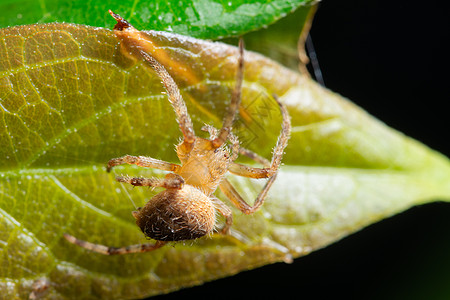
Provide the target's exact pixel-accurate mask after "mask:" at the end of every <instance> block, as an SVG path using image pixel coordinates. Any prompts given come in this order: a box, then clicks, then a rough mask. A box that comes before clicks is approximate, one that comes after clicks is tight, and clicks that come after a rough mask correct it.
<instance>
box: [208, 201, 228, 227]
mask: <svg viewBox="0 0 450 300" xmlns="http://www.w3.org/2000/svg"><path fill="white" fill-rule="evenodd" d="M210 198H211V201H212V202H213V204H214V207H215V208H216V209H217V210H218V211H219V212H220V213H221V214H222V215H223V216H224V217H225V226H223V227H222V229H220V231H219V232H220V233H221V234H228V233H229V232H230V227H231V225H232V224H233V214H232V212H231V209H230V208H229V207H228V206H226V205H225V203H223V202H222V201H220V200H219V198H216V197H214V196H211V197H210Z"/></svg>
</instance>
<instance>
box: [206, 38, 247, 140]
mask: <svg viewBox="0 0 450 300" xmlns="http://www.w3.org/2000/svg"><path fill="white" fill-rule="evenodd" d="M243 78H244V42H243V40H242V39H240V40H239V59H238V70H237V72H236V84H235V86H234V90H233V93H232V95H231V103H230V106H229V107H228V111H227V113H226V115H225V118H224V120H223V125H222V129H220V131H219V133H218V134H217V137H216V138H215V139H214V140H212V141H211V142H212V145H213V147H214V148H219V147H220V146H222V144H223V143H225V142H226V141H227V138H228V135H229V134H230V133H231V126H232V125H233V122H234V119H235V117H236V113H237V112H238V110H239V105H240V104H241V89H242V81H243Z"/></svg>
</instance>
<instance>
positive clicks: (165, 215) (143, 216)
mask: <svg viewBox="0 0 450 300" xmlns="http://www.w3.org/2000/svg"><path fill="white" fill-rule="evenodd" d="M177 153H178V155H179V158H180V161H181V162H182V165H181V167H180V168H179V169H177V170H176V171H175V174H178V175H180V177H181V178H183V180H184V184H183V186H182V188H180V189H179V188H169V189H166V190H164V191H162V192H160V193H159V194H157V195H155V196H154V197H153V198H152V199H151V200H150V201H148V202H147V204H146V205H145V206H144V207H143V208H141V209H140V210H139V211H138V212H136V213H135V214H134V217H135V218H136V224H137V225H138V226H139V228H141V230H142V232H143V233H144V234H145V235H146V236H147V237H150V238H152V239H155V240H158V241H181V240H192V239H197V238H199V237H202V236H204V235H207V234H208V233H210V232H212V231H213V229H214V224H215V223H216V218H215V215H216V210H215V207H214V205H213V203H212V202H211V199H210V195H211V194H212V193H213V192H215V190H216V189H217V186H218V185H219V182H220V180H221V179H222V177H223V175H224V174H225V173H226V172H227V171H228V165H229V164H230V162H231V160H232V157H231V156H230V152H229V150H228V149H227V148H226V147H220V148H217V149H214V148H212V147H211V140H208V139H203V138H198V137H197V138H196V140H195V142H194V143H193V145H192V148H191V149H190V151H188V152H186V151H185V150H184V149H183V147H182V143H181V144H180V145H179V146H177Z"/></svg>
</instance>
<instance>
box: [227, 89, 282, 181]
mask: <svg viewBox="0 0 450 300" xmlns="http://www.w3.org/2000/svg"><path fill="white" fill-rule="evenodd" d="M274 98H275V100H276V101H277V103H278V105H279V106H280V110H281V114H282V116H283V122H282V125H281V133H280V137H279V138H278V141H277V144H276V146H275V148H274V149H273V156H272V161H271V163H270V166H267V167H265V168H262V169H261V168H253V167H248V166H245V165H242V164H239V163H234V162H233V163H231V164H230V166H229V169H228V170H229V171H230V172H231V173H233V174H235V175H239V176H244V177H250V178H269V177H271V176H274V175H275V174H276V172H277V170H278V168H279V166H280V164H281V159H282V158H283V151H284V149H285V148H286V146H287V142H288V140H289V135H290V133H291V120H290V118H289V113H288V111H287V109H286V106H284V105H283V104H282V103H281V102H280V101H279V100H278V97H276V96H275V95H274ZM243 152H245V153H246V155H247V156H249V157H251V156H252V155H253V154H252V152H251V151H249V150H247V151H245V150H243ZM254 157H255V158H256V159H258V160H260V159H261V158H262V157H259V158H258V157H257V156H254ZM264 164H265V163H264Z"/></svg>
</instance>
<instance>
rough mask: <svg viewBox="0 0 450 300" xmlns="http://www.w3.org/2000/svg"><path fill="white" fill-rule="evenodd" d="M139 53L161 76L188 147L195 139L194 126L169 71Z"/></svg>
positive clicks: (152, 59) (150, 57)
mask: <svg viewBox="0 0 450 300" xmlns="http://www.w3.org/2000/svg"><path fill="white" fill-rule="evenodd" d="M139 53H140V54H141V55H142V57H143V58H144V59H145V61H146V62H147V63H148V64H149V65H150V66H151V67H152V68H153V70H155V72H156V73H157V74H158V76H159V77H160V78H161V80H162V82H163V84H164V87H165V88H166V90H167V95H168V96H169V102H170V103H171V104H172V106H173V109H174V111H175V114H176V116H177V121H178V125H179V126H180V129H181V132H182V133H183V136H184V143H185V145H186V147H188V148H190V146H191V145H192V144H193V143H194V141H195V132H194V127H193V125H192V121H191V118H190V116H189V114H188V111H187V107H186V103H184V100H183V98H182V97H181V94H180V90H179V89H178V86H177V84H176V83H175V81H174V80H173V78H172V76H170V74H169V72H167V70H166V68H164V66H163V65H161V64H160V63H159V62H158V61H157V60H156V59H154V58H153V57H152V56H150V55H149V54H148V53H147V52H145V51H142V50H140V51H139Z"/></svg>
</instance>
